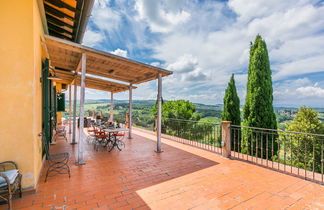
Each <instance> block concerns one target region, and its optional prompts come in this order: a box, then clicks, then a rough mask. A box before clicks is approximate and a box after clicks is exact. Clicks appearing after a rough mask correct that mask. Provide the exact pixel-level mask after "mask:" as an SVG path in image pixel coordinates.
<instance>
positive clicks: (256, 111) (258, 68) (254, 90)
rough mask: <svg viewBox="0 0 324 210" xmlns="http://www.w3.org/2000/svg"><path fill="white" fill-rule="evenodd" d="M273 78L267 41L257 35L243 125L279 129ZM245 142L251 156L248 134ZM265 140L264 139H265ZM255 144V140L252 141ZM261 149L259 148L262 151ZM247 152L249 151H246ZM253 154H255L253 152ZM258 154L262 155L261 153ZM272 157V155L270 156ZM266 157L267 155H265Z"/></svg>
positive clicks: (252, 53) (276, 147)
mask: <svg viewBox="0 0 324 210" xmlns="http://www.w3.org/2000/svg"><path fill="white" fill-rule="evenodd" d="M272 102H273V96H272V78H271V70H270V63H269V57H268V51H267V46H266V43H265V41H264V40H263V39H262V37H261V36H260V35H257V37H256V39H255V41H254V43H251V48H250V63H249V72H248V83H247V95H246V100H245V105H244V109H243V119H244V120H243V125H244V126H250V127H259V128H270V129H277V121H276V115H275V112H274V109H273V106H272ZM244 136H245V138H244V140H245V142H243V143H244V144H242V145H247V147H245V151H243V152H247V153H249V154H250V152H251V151H250V148H251V146H250V143H251V139H249V138H248V137H247V136H249V134H248V133H245V135H244ZM263 139H264V138H263ZM252 141H253V142H255V139H254V138H253V139H252ZM267 146H268V147H270V145H266V143H265V142H263V147H264V148H263V151H264V153H265V151H266V147H267ZM260 149H261V148H259V150H260ZM246 150H247V151H246ZM277 150H278V144H277V141H275V145H274V153H275V154H276V151H277ZM252 153H255V152H253V151H252ZM258 154H261V152H260V151H259V152H258ZM269 155H271V154H269ZM263 156H265V154H263Z"/></svg>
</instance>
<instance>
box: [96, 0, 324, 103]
mask: <svg viewBox="0 0 324 210" xmlns="http://www.w3.org/2000/svg"><path fill="white" fill-rule="evenodd" d="M114 2H115V3H114V6H112V5H111V4H110V1H108V0H107V1H97V2H96V4H95V7H94V11H93V17H92V18H91V22H92V23H93V24H94V25H95V26H96V27H97V28H98V30H96V32H100V33H101V34H104V35H105V36H106V37H108V38H106V39H108V40H107V42H108V43H109V44H110V43H112V44H111V46H110V45H109V46H110V49H109V51H111V50H113V49H116V48H117V47H119V48H120V49H126V50H127V51H126V52H129V54H130V55H135V54H136V53H138V52H137V51H136V50H135V51H134V49H137V50H140V52H141V53H140V54H138V55H140V56H139V57H140V58H141V59H142V58H143V59H147V61H148V62H147V63H152V65H155V66H159V67H163V68H166V69H169V70H172V71H174V75H172V76H171V77H167V78H165V79H164V84H165V85H164V88H165V89H164V91H165V94H166V95H170V97H171V96H172V97H174V95H175V94H179V95H180V96H181V97H185V98H186V97H187V98H188V99H189V98H191V99H193V100H197V97H191V96H193V95H195V96H197V95H206V94H204V93H203V91H202V90H203V89H204V90H205V91H207V92H208V91H210V92H208V93H212V92H215V91H219V92H223V91H224V89H225V87H226V85H227V83H228V81H229V78H230V75H231V74H232V73H235V75H236V83H237V88H238V92H239V94H240V97H241V99H243V98H244V94H245V89H246V82H247V69H248V60H249V47H250V42H251V41H254V39H255V36H256V35H257V34H260V35H261V36H262V37H263V38H264V39H265V40H266V43H267V47H268V51H269V58H270V62H271V69H272V71H273V80H274V99H275V103H276V104H282V103H283V102H289V101H294V102H296V100H294V99H296V98H298V97H301V96H302V95H303V94H301V93H299V92H297V90H298V88H302V89H299V91H304V92H306V90H307V91H310V92H311V91H313V92H316V94H317V95H318V92H321V91H320V90H318V88H321V89H323V87H324V85H323V84H319V86H314V83H315V82H314V79H315V80H316V79H318V78H314V77H313V78H311V77H308V75H309V74H310V73H313V74H315V73H317V74H318V73H321V72H324V68H323V66H324V57H323V55H324V33H323V29H324V21H323V18H324V16H323V14H324V4H323V3H320V1H317V0H285V1H282V0H258V1H255V0H229V1H202V2H200V1H199V3H198V2H197V1H185V0H178V1H174V0H164V1H151V0H131V1H124V0H119V1H114ZM134 5H135V6H134ZM90 33H91V32H90ZM90 35H91V34H90ZM126 35H128V36H126ZM129 37H131V38H129ZM97 40H100V39H97ZM125 40H127V41H125ZM100 43H102V41H100ZM120 43H126V44H125V45H123V46H119V45H118V44H120ZM92 44H93V43H92ZM130 55H128V56H130ZM130 57H132V56H130ZM322 75H323V74H322ZM298 78H299V79H298ZM305 78H307V79H305ZM306 80H308V81H306ZM302 82H304V83H302ZM289 85H290V86H289ZM197 87H199V88H201V91H200V90H197ZM308 87H312V88H308ZM146 88H148V89H146V90H143V92H146V95H154V94H152V93H154V92H155V89H154V88H155V86H154V85H153V86H146ZM150 88H153V89H150ZM303 88H306V89H303ZM207 95H208V94H207ZM218 95H220V94H218ZM314 97H315V95H314ZM203 98H204V97H203V96H202V100H206V101H207V99H203ZM307 101H308V102H309V103H313V102H314V103H315V102H316V103H317V102H318V101H313V102H311V101H312V100H307ZM209 102H210V101H209ZM297 102H298V101H297Z"/></svg>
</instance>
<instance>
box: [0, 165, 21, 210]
mask: <svg viewBox="0 0 324 210" xmlns="http://www.w3.org/2000/svg"><path fill="white" fill-rule="evenodd" d="M21 177H22V175H21V174H20V172H19V170H18V166H17V164H16V163H15V162H13V161H5V162H1V163H0V198H1V199H3V200H5V201H6V202H7V203H8V207H9V209H12V196H13V195H14V194H15V193H17V192H19V197H22V190H21Z"/></svg>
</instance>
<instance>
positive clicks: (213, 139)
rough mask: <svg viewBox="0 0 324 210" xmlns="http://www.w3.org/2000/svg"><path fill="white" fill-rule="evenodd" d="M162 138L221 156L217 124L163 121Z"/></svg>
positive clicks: (171, 119) (218, 125)
mask: <svg viewBox="0 0 324 210" xmlns="http://www.w3.org/2000/svg"><path fill="white" fill-rule="evenodd" d="M162 137H164V138H167V139H170V140H174V141H177V142H180V143H183V144H188V145H191V146H194V147H198V148H201V149H205V150H208V151H212V152H216V153H219V154H221V148H220V146H221V130H220V124H217V123H211V122H200V121H191V120H181V119H174V118H168V119H165V120H163V121H162Z"/></svg>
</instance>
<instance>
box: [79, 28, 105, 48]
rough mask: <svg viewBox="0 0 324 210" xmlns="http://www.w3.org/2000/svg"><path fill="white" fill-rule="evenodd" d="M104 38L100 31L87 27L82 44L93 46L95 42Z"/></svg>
mask: <svg viewBox="0 0 324 210" xmlns="http://www.w3.org/2000/svg"><path fill="white" fill-rule="evenodd" d="M104 38H105V37H104V36H103V35H102V34H101V33H99V32H95V31H92V30H89V29H88V30H87V31H86V32H85V36H84V39H83V42H82V44H84V45H86V46H89V47H93V46H95V45H96V44H98V43H100V42H102V41H103V40H104Z"/></svg>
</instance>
